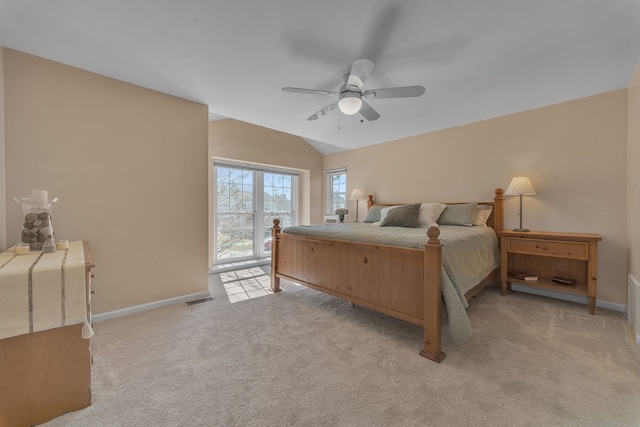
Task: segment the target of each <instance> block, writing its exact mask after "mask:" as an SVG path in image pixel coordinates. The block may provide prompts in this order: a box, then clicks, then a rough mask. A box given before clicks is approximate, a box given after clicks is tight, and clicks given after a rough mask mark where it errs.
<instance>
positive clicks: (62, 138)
mask: <svg viewBox="0 0 640 427" xmlns="http://www.w3.org/2000/svg"><path fill="white" fill-rule="evenodd" d="M4 90H5V93H4V106H5V126H6V135H5V137H6V166H7V170H6V198H5V200H6V203H7V209H6V212H7V240H8V242H7V243H8V244H14V243H15V241H16V240H17V239H18V238H19V232H20V227H21V222H22V211H21V208H20V206H19V205H17V204H16V203H14V202H12V200H11V199H12V198H13V196H28V195H29V194H30V190H31V189H46V190H49V194H50V195H52V196H57V197H59V198H60V201H59V202H58V203H57V204H55V205H54V208H53V225H54V230H55V233H56V237H57V238H59V239H72V240H79V239H84V240H88V241H90V242H91V245H92V248H93V251H94V255H95V260H96V264H97V268H96V269H95V280H94V289H95V295H94V298H93V310H94V313H96V314H97V313H104V312H108V311H112V310H116V309H121V308H126V307H131V306H136V305H140V304H144V303H149V302H152V301H159V300H163V299H168V298H174V297H179V296H185V295H190V294H194V293H199V292H206V291H207V290H208V276H207V273H208V265H207V245H208V243H207V232H206V230H207V227H208V219H207V215H208V206H207V193H208V190H207V185H208V183H207V133H208V122H207V120H208V118H207V115H208V111H207V107H206V106H205V105H200V104H196V103H193V102H189V101H185V100H183V99H179V98H176V97H172V96H169V95H165V94H161V93H158V92H154V91H151V90H148V89H144V88H141V87H138V86H134V85H130V84H127V83H123V82H120V81H117V80H113V79H110V78H106V77H103V76H100V75H97V74H93V73H89V72H86V71H82V70H79V69H76V68H72V67H69V66H66V65H62V64H59V63H55V62H51V61H48V60H45V59H42V58H38V57H35V56H31V55H27V54H24V53H20V52H17V51H14V50H10V49H4Z"/></svg>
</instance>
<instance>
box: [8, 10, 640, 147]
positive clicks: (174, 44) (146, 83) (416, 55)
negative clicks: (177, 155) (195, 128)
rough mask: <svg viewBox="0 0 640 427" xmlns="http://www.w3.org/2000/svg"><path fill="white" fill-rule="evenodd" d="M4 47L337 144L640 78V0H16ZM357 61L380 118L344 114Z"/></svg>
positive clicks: (367, 141) (439, 125)
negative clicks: (347, 78)
mask: <svg viewBox="0 0 640 427" xmlns="http://www.w3.org/2000/svg"><path fill="white" fill-rule="evenodd" d="M0 45H2V46H5V47H8V48H11V49H16V50H19V51H22V52H26V53H30V54H33V55H37V56H40V57H43V58H47V59H51V60H53V61H57V62H61V63H64V64H68V65H71V66H74V67H78V68H82V69H85V70H88V71H92V72H95V73H98V74H102V75H105V76H109V77H113V78H115V79H119V80H123V81H125V82H129V83H133V84H136V85H140V86H143V87H147V88H150V89H154V90H157V91H160V92H165V93H168V94H172V95H175V96H178V97H182V98H186V99H189V100H192V101H196V102H199V103H203V104H206V105H208V106H209V112H210V117H211V119H212V120H213V119H218V118H233V119H237V120H241V121H244V122H249V123H253V124H256V125H259V126H264V127H267V128H271V129H275V130H279V131H282V132H287V133H290V134H294V135H298V136H300V137H302V138H304V139H306V140H307V141H308V142H309V143H311V144H312V145H314V146H315V147H316V148H317V149H318V150H319V151H320V152H322V153H324V154H327V153H332V152H337V151H342V150H349V149H354V148H359V147H363V146H367V145H372V144H378V143H381V142H386V141H391V140H395V139H399V138H403V137H407V136H412V135H417V134H422V133H426V132H431V131H435V130H438V129H444V128H448V127H452V126H457V125H461V124H465V123H470V122H475V121H479V120H484V119H488V118H492V117H497V116H501V115H505V114H509V113H514V112H518V111H524V110H528V109H532V108H536V107H541V106H545V105H550V104H555V103H558V102H563V101H568V100H572V99H577V98H582V97H585V96H590V95H595V94H598V93H603V92H608V91H611V90H616V89H622V88H625V87H627V85H628V84H629V81H630V80H631V77H632V75H633V73H634V70H635V68H636V67H637V65H638V63H640V1H639V0H607V1H603V0H535V1H531V0H482V1H477V0H441V1H435V0H405V1H403V0H397V1H391V0H377V1H375V0H369V1H366V0H322V1H307V0H268V1H265V0H189V1H177V0H82V1H80V0H0ZM357 58H368V59H371V60H372V61H374V63H375V69H374V70H373V73H372V74H371V76H370V77H369V78H368V80H367V81H366V82H365V87H364V88H365V90H366V89H374V88H383V87H394V86H410V85H421V86H424V87H425V88H426V93H425V94H424V95H422V96H421V97H419V98H403V99H372V100H369V104H370V105H371V107H373V108H374V109H375V110H376V111H377V112H378V113H379V114H380V116H381V117H380V119H378V120H376V121H367V120H363V121H362V120H361V119H362V118H361V117H360V115H359V114H356V115H354V116H345V115H343V114H340V113H339V110H337V109H336V110H333V111H332V112H330V113H329V114H327V115H326V116H324V117H321V118H320V119H319V120H316V121H308V120H307V117H309V116H311V115H312V114H313V113H315V112H317V111H318V110H320V109H321V108H323V107H325V106H326V105H328V104H329V103H330V102H332V101H333V99H332V98H330V97H327V96H326V95H308V94H298V93H286V92H282V91H281V88H282V87H284V86H294V87H300V88H310V89H324V90H331V91H337V90H338V89H339V87H340V85H341V84H342V82H343V77H342V76H343V75H344V74H346V73H348V72H349V71H350V69H351V64H352V63H353V61H354V60H355V59H357Z"/></svg>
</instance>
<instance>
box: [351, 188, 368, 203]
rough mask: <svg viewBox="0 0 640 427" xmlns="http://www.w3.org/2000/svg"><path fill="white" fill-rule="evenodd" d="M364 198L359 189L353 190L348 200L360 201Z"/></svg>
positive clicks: (362, 192)
mask: <svg viewBox="0 0 640 427" xmlns="http://www.w3.org/2000/svg"><path fill="white" fill-rule="evenodd" d="M365 198H366V196H365V195H364V191H362V190H361V189H359V188H354V189H353V191H352V192H351V197H350V198H349V199H350V200H362V199H365Z"/></svg>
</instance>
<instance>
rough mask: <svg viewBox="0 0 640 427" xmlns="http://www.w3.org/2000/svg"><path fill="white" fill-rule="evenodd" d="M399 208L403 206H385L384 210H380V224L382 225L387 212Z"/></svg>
mask: <svg viewBox="0 0 640 427" xmlns="http://www.w3.org/2000/svg"><path fill="white" fill-rule="evenodd" d="M400 206H403V205H396V206H387V207H386V208H382V209H381V210H380V223H382V222H383V221H384V219H385V218H386V217H387V214H388V213H389V211H390V210H391V209H395V208H397V207H400Z"/></svg>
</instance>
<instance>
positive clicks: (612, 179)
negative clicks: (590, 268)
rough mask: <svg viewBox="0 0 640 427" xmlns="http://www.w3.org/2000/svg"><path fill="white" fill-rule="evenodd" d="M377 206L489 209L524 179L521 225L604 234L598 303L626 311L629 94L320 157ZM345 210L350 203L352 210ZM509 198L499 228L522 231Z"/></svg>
mask: <svg viewBox="0 0 640 427" xmlns="http://www.w3.org/2000/svg"><path fill="white" fill-rule="evenodd" d="M336 167H347V168H348V183H347V185H348V189H347V193H349V192H350V191H351V189H352V188H354V187H360V188H363V189H364V190H366V191H367V192H368V193H373V194H374V195H375V196H376V198H377V199H378V200H379V201H380V202H383V203H384V202H388V203H391V202H412V201H416V202H418V201H445V202H448V201H467V200H474V201H481V200H491V198H492V197H493V192H494V189H495V188H496V187H502V188H506V187H507V185H508V184H509V181H510V180H511V178H512V177H513V176H520V175H524V176H529V177H530V178H531V181H532V182H533V185H534V186H535V188H536V191H537V195H536V196H532V197H525V199H524V206H523V211H524V215H523V225H524V226H525V227H527V228H530V229H533V230H536V229H537V230H548V231H572V232H593V233H600V234H601V235H602V237H603V241H602V243H601V245H600V252H599V254H600V258H599V263H598V265H599V269H600V270H599V283H598V298H600V299H602V300H604V301H609V302H613V303H618V304H625V303H626V289H627V287H626V272H627V266H626V264H627V263H626V258H627V255H626V253H627V249H626V248H627V235H626V216H627V210H626V196H627V90H626V89H624V90H619V91H615V92H610V93H605V94H602V95H597V96H593V97H589V98H584V99H579V100H575V101H571V102H565V103H562V104H556V105H552V106H549V107H545V108H539V109H535V110H531V111H526V112H522V113H517V114H512V115H508V116H504V117H499V118H496V119H491V120H486V121H482V122H478V123H472V124H469V125H465V126H459V127H455V128H451V129H445V130H442V131H438V132H433V133H428V134H423V135H418V136H415V137H411V138H405V139H401V140H398V141H393V142H388V143H384V144H379V145H375V146H371V147H366V148H362V149H358V150H353V151H348V152H343V153H337V154H332V155H329V156H325V161H324V168H325V169H332V168H336ZM349 203H350V205H349V209H354V208H355V204H354V203H355V202H349ZM517 211H518V203H517V197H509V196H507V197H506V203H505V226H506V228H515V227H516V226H517V224H518V217H517Z"/></svg>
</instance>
